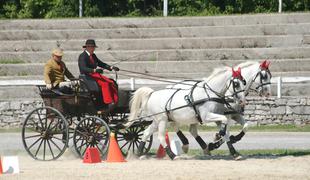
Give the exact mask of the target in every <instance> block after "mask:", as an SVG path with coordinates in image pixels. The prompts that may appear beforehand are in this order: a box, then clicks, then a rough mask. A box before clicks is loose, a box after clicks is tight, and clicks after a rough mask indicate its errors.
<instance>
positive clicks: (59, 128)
mask: <svg viewBox="0 0 310 180" xmlns="http://www.w3.org/2000/svg"><path fill="white" fill-rule="evenodd" d="M22 140H23V145H24V147H25V149H26V151H27V152H28V154H29V155H30V156H31V157H33V158H34V159H37V160H43V161H48V160H55V159H57V158H59V157H60V156H61V155H62V154H63V153H64V152H65V150H66V148H67V147H68V124H67V121H66V119H65V118H64V116H63V115H62V114H61V113H60V112H59V111H58V110H56V109H55V108H52V107H49V106H45V107H40V108H37V109H35V110H33V111H32V112H30V113H29V115H28V116H27V117H26V120H25V122H24V124H23V129H22Z"/></svg>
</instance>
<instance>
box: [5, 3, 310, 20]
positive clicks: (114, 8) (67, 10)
mask: <svg viewBox="0 0 310 180" xmlns="http://www.w3.org/2000/svg"><path fill="white" fill-rule="evenodd" d="M82 1H83V16H84V17H103V16H161V15H162V9H163V0H82ZM309 10H310V0H294V1H292V0H283V11H284V12H296V11H309ZM277 11H278V0H168V14H169V15H171V16H197V15H202V16H205V15H218V14H244V13H270V12H277ZM78 16H79V0H0V18H61V17H78Z"/></svg>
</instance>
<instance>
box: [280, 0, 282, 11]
mask: <svg viewBox="0 0 310 180" xmlns="http://www.w3.org/2000/svg"><path fill="white" fill-rule="evenodd" d="M281 12H282V0H279V13H281Z"/></svg>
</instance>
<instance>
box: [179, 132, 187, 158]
mask: <svg viewBox="0 0 310 180" xmlns="http://www.w3.org/2000/svg"><path fill="white" fill-rule="evenodd" d="M177 135H178V137H179V139H180V140H181V142H182V144H183V146H182V150H183V152H184V153H188V149H189V142H188V139H187V138H186V137H185V135H184V134H183V132H182V131H181V130H180V129H178V131H177Z"/></svg>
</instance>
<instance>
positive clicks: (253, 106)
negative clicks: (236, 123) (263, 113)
mask: <svg viewBox="0 0 310 180" xmlns="http://www.w3.org/2000/svg"><path fill="white" fill-rule="evenodd" d="M255 108H256V107H255V105H247V106H245V108H244V109H245V110H254V109H255Z"/></svg>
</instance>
